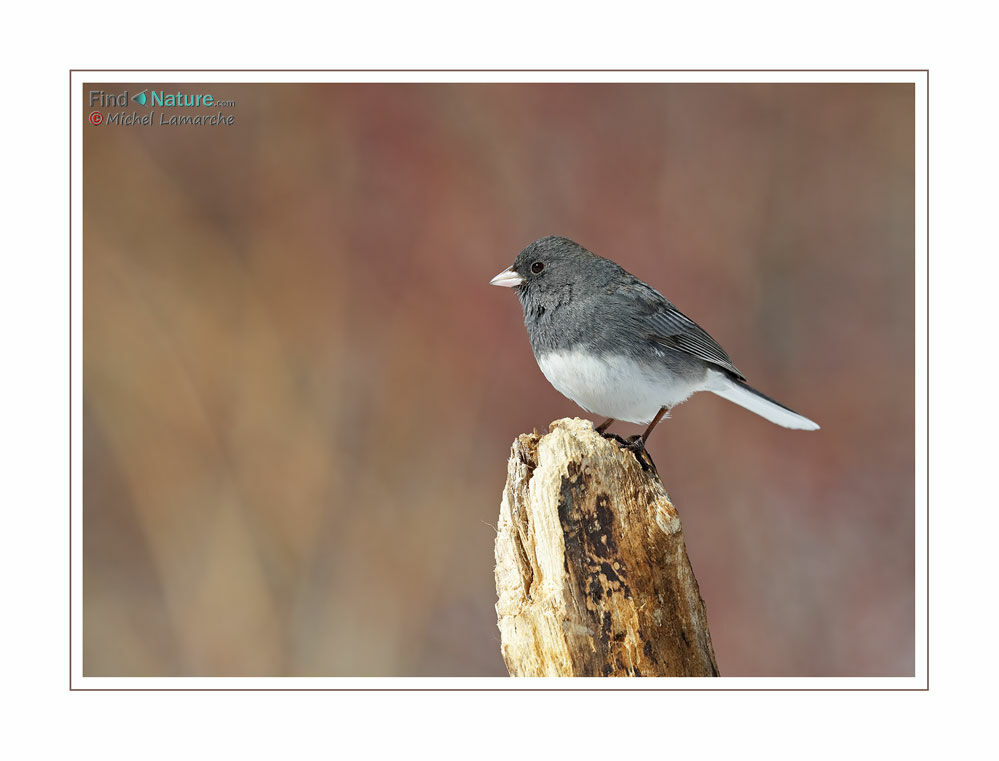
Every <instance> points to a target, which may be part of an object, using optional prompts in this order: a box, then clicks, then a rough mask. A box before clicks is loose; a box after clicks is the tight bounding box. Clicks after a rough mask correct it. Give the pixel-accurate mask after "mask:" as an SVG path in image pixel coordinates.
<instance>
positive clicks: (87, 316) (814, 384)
mask: <svg viewBox="0 0 999 761" xmlns="http://www.w3.org/2000/svg"><path fill="white" fill-rule="evenodd" d="M146 87H149V88H150V89H164V90H166V91H167V92H170V91H173V92H176V91H177V90H181V91H182V92H185V93H195V92H210V93H213V94H214V95H215V96H216V99H230V100H234V101H235V105H234V106H232V107H227V108H222V109H221V110H222V111H223V112H225V113H233V114H235V116H236V119H235V124H234V125H233V126H226V127H219V126H159V125H158V124H154V125H151V126H127V127H126V126H119V125H110V126H109V125H108V124H107V123H106V122H105V124H103V125H101V126H91V125H90V124H88V123H86V119H87V116H88V113H89V110H90V109H87V112H88V113H84V114H83V119H84V120H85V124H84V157H83V158H84V227H83V235H84V256H83V270H84V271H83V287H84V304H83V314H84V318H83V334H84V345H83V365H84V377H83V391H84V410H83V415H84V428H83V437H84V449H83V458H84V473H83V478H84V480H83V484H84V506H83V523H84V525H83V532H84V533H83V538H84V558H83V567H84V574H83V585H84V601H83V617H84V633H83V648H84V664H83V670H84V674H85V675H87V676H178V675H199V676H242V675H246V676H251V675H252V676H284V675H287V676H385V675H394V676H490V675H497V676H498V675H505V674H506V670H505V668H504V666H503V663H502V660H501V658H500V655H499V633H498V630H497V628H496V614H495V610H494V608H493V606H494V604H495V601H496V596H495V588H494V584H493V539H494V535H495V531H494V528H493V526H494V525H495V522H496V519H497V515H498V512H499V502H500V496H501V491H502V487H503V483H504V479H505V474H506V458H507V455H508V453H509V446H510V443H511V441H512V440H513V439H514V437H515V436H516V435H517V434H519V433H522V432H525V431H530V430H532V429H533V428H538V429H539V430H547V426H548V423H549V422H550V421H551V420H554V419H556V418H559V417H564V416H576V415H579V416H585V413H583V412H582V410H580V409H579V408H577V407H575V406H574V405H573V404H572V403H571V402H570V401H568V400H567V399H564V398H563V397H561V396H560V395H559V394H558V392H556V391H555V390H554V389H553V388H552V387H551V386H550V385H549V384H548V383H547V381H546V380H545V379H544V377H543V376H542V374H541V372H540V370H538V368H537V365H536V364H535V362H534V359H533V356H532V355H531V351H530V347H529V345H528V341H527V336H526V333H525V330H524V327H523V322H522V316H521V311H520V305H519V302H518V301H517V299H516V296H515V295H514V294H513V293H511V292H510V291H509V290H507V289H500V288H491V287H489V285H488V281H489V279H490V278H491V277H492V276H493V275H495V274H496V273H497V272H499V271H500V270H502V269H504V268H505V267H507V266H508V265H509V264H510V263H511V262H512V261H513V258H514V257H515V256H516V254H517V253H518V252H519V251H520V249H521V248H522V247H524V246H525V245H526V244H527V243H529V242H530V241H532V240H534V239H535V238H538V237H541V236H542V235H546V234H549V233H556V234H560V235H566V236H568V237H570V238H573V239H574V240H576V241H578V242H580V243H582V244H583V245H585V246H586V247H588V248H590V249H591V250H593V251H594V252H596V253H598V254H601V255H604V256H608V257H610V258H612V259H614V260H616V261H617V262H618V263H620V264H621V265H622V266H624V267H625V268H626V269H628V270H630V271H631V272H633V273H634V274H636V275H638V276H639V277H641V278H642V279H644V280H645V281H647V282H648V283H650V284H651V285H653V286H654V287H656V288H657V289H659V290H660V291H662V292H663V293H664V294H665V295H666V296H667V297H668V298H670V299H671V300H672V301H673V302H674V303H675V304H676V305H677V306H678V307H679V308H680V309H681V310H683V311H684V312H685V313H686V314H688V315H689V316H690V317H692V318H693V319H695V320H696V321H698V322H699V323H700V324H701V325H702V326H703V327H704V328H705V329H706V330H708V332H710V333H711V334H712V335H713V336H714V338H716V339H717V340H718V341H719V343H720V344H721V345H722V346H724V347H725V349H726V350H727V351H728V352H729V354H730V355H731V356H732V358H733V361H734V362H735V364H736V366H737V367H739V369H740V370H741V371H742V372H743V373H744V374H745V375H746V376H747V377H748V379H749V382H750V383H752V384H753V385H754V386H756V387H757V388H759V389H760V390H761V391H763V392H764V393H766V394H769V395H771V396H773V397H775V398H777V399H779V400H780V401H782V402H784V403H785V404H787V405H788V406H790V407H792V408H794V409H796V410H798V411H799V412H801V413H803V414H805V415H807V416H808V417H810V418H812V419H814V420H816V421H817V422H818V423H820V425H821V426H822V430H821V431H819V432H817V433H806V432H798V431H788V430H785V429H782V428H779V427H777V426H774V425H772V424H770V423H768V422H767V421H765V420H763V419H762V418H759V417H757V416H755V415H753V414H751V413H749V412H747V411H745V410H743V409H741V408H739V407H736V406H734V405H732V404H730V403H728V402H726V401H724V400H722V399H720V398H717V397H714V396H713V395H709V394H700V395H697V396H695V397H694V398H693V399H691V400H690V401H689V402H688V403H687V404H685V405H683V406H681V407H679V408H678V409H676V410H675V411H674V413H673V417H672V419H670V420H668V421H666V422H665V423H664V424H663V425H660V427H659V428H658V429H657V430H656V432H655V434H654V436H653V437H652V440H651V443H650V446H649V449H650V452H651V454H652V456H653V458H654V459H655V461H656V463H657V465H658V466H659V471H660V474H661V476H662V479H663V482H664V484H665V486H666V488H667V490H668V491H669V493H670V495H671V497H672V499H673V501H674V502H675V504H676V505H677V508H678V509H679V511H680V515H681V517H682V519H683V524H684V533H685V536H686V540H687V547H688V552H689V555H690V560H691V563H692V565H693V568H694V571H695V573H696V574H697V578H698V581H699V583H700V588H701V594H702V596H703V598H704V600H705V602H706V604H707V611H708V620H709V623H710V627H711V633H712V638H713V640H714V645H715V650H716V654H717V659H718V664H719V668H720V669H721V672H722V674H723V675H724V676H749V675H752V676H840V675H842V676H866V675H870V676H904V675H911V674H912V673H913V666H914V664H913V657H914V655H913V653H914V645H913V635H914V628H913V626H914V602H913V574H914V555H913V552H914V523H913V503H914V488H913V479H914V421H913V414H914V385H913V384H914V380H913V374H914V329H913V321H914V299H913V294H914V287H915V285H914V260H913V250H914V237H913V236H914V165H913V160H914V135H913V120H914V101H913V88H912V86H911V85H877V84H842V85H841V84H822V85H792V84H773V85H770V84H738V85H718V84H708V85H688V84H680V85H661V84H659V85H636V84H607V85H603V84H601V85H577V84H536V85H535V84H509V85H508V84H495V85H494V84H444V85H430V84H427V85H395V84H370V85H369V84H365V85H353V84H330V85H314V84H308V85H306V84H302V85H299V84H286V85H281V84H266V85H265V84H261V85H257V84H253V85H234V84H225V85H221V84H219V85H214V84H213V85H203V86H202V85H190V84H185V85H182V86H177V85H169V84H163V85H158V84H152V83H151V84H149V85H142V86H140V87H136V86H134V85H116V84H87V85H85V86H84V103H87V102H88V101H87V93H88V91H89V90H92V89H103V90H105V91H108V92H120V91H121V90H123V89H126V88H128V89H129V90H134V91H136V92H137V91H138V90H140V89H143V88H146ZM148 108H149V107H148V106H147V107H146V109H148ZM133 109H134V110H138V111H139V112H140V113H144V112H145V110H146V109H143V108H139V107H136V106H135V104H129V107H128V109H127V110H128V111H129V112H131V111H132V110H133ZM102 110H103V111H104V115H105V116H106V115H107V109H102ZM156 110H157V111H162V112H164V113H167V114H170V113H174V112H178V111H171V109H163V108H158V109H156ZM215 110H218V109H214V110H212V111H209V113H213V112H214V111H215ZM158 118H159V114H158V113H157V116H156V119H157V120H158ZM616 430H618V432H620V433H622V434H625V435H628V434H631V433H634V432H637V431H638V430H639V427H638V426H628V425H626V424H625V425H622V424H619V425H618V426H617V428H616Z"/></svg>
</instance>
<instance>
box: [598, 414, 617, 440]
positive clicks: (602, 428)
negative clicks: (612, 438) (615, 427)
mask: <svg viewBox="0 0 999 761" xmlns="http://www.w3.org/2000/svg"><path fill="white" fill-rule="evenodd" d="M613 422H614V418H612V417H609V418H607V419H606V420H605V421H604V422H602V423H601V424H600V425H598V426H597V427H596V428H595V429H594V430H595V431H596V432H597V433H599V434H600V435H601V436H603V435H604V431H606V430H607V429H608V428H610V426H611V423H613Z"/></svg>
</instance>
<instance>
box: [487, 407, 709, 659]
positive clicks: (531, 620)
mask: <svg viewBox="0 0 999 761" xmlns="http://www.w3.org/2000/svg"><path fill="white" fill-rule="evenodd" d="M496 591H497V594H498V596H499V601H498V602H497V604H496V613H497V616H498V620H499V629H500V634H501V640H502V653H503V660H504V661H505V662H506V666H507V669H508V670H509V672H510V674H511V675H512V676H718V666H717V664H716V663H715V656H714V651H713V650H712V647H711V634H710V633H709V631H708V622H707V616H706V614H705V611H704V601H703V600H701V597H700V593H699V591H698V588H697V580H696V579H695V578H694V573H693V571H692V570H691V568H690V561H689V560H688V559H687V550H686V547H685V546H684V542H683V533H682V530H681V527H680V517H679V515H678V514H677V512H676V508H674V507H673V504H672V503H671V502H670V500H669V497H668V496H667V494H666V490H665V489H664V488H663V485H662V482H661V481H660V480H659V478H658V476H657V475H656V474H655V473H654V472H652V471H651V470H650V471H644V470H642V468H641V466H640V465H639V464H638V462H637V460H636V459H635V456H634V455H633V454H632V453H630V452H627V451H623V450H621V449H620V448H619V447H618V445H617V444H615V443H613V442H611V441H608V440H607V439H605V438H603V437H602V436H600V434H598V433H596V432H595V431H594V430H593V424H592V423H591V422H590V421H588V420H580V419H578V418H573V419H569V418H565V419H562V420H557V421H555V422H554V423H552V424H551V426H550V432H549V433H547V434H545V435H544V436H541V435H539V434H537V433H536V432H535V433H533V434H522V435H520V436H519V437H517V440H516V441H515V442H514V443H513V446H512V448H511V451H510V460H509V462H508V464H507V482H506V487H505V489H504V490H503V500H502V503H501V506H500V517H499V526H498V534H497V537H496Z"/></svg>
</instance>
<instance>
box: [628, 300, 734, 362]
mask: <svg viewBox="0 0 999 761" xmlns="http://www.w3.org/2000/svg"><path fill="white" fill-rule="evenodd" d="M643 285H644V284H643ZM646 288H648V291H649V293H646V294H643V296H644V298H642V307H643V308H642V309H641V310H640V312H641V313H642V316H641V318H642V319H643V323H644V325H645V326H647V327H648V329H649V330H650V337H651V338H652V340H653V341H655V342H656V343H659V344H662V345H663V346H668V347H670V348H672V349H678V350H679V351H684V352H686V353H687V354H692V355H693V356H695V357H698V358H699V359H703V360H704V361H705V362H710V363H711V364H714V365H718V366H719V367H722V368H724V369H726V370H728V371H729V372H731V373H733V374H735V376H736V377H737V378H739V379H740V380H745V379H746V378H745V376H744V375H743V374H742V373H740V372H739V371H738V370H737V369H736V367H735V365H733V364H732V360H731V358H730V357H729V356H728V354H726V353H725V350H724V349H723V348H722V347H721V346H719V345H718V342H717V341H715V339H713V338H712V337H711V336H709V335H708V333H707V331H706V330H704V328H702V327H701V326H700V325H698V324H697V323H696V322H694V321H693V320H692V319H690V318H689V317H687V315H685V314H684V313H683V312H681V311H680V310H679V309H677V308H676V307H675V306H673V304H671V303H670V302H669V300H668V299H667V298H666V297H665V296H663V295H662V294H660V293H659V292H658V291H656V290H653V289H652V288H649V287H648V286H646ZM643 290H644V289H643Z"/></svg>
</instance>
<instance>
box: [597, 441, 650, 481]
mask: <svg viewBox="0 0 999 761" xmlns="http://www.w3.org/2000/svg"><path fill="white" fill-rule="evenodd" d="M603 437H604V438H605V439H613V440H614V441H616V442H617V443H618V444H619V445H620V446H621V449H626V450H628V451H629V452H631V453H632V454H634V455H635V459H636V460H638V464H639V465H641V466H642V470H646V471H647V470H651V471H652V472H653V473H656V474H658V473H659V469H658V468H656V464H655V463H654V462H652V456H651V455H650V454H649V450H647V449H646V448H645V439H644V438H642V436H641V435H638V434H636V435H635V436H629V437H628V438H627V439H625V438H622V437H621V436H618V435H617V434H616V433H605V434H603Z"/></svg>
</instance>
